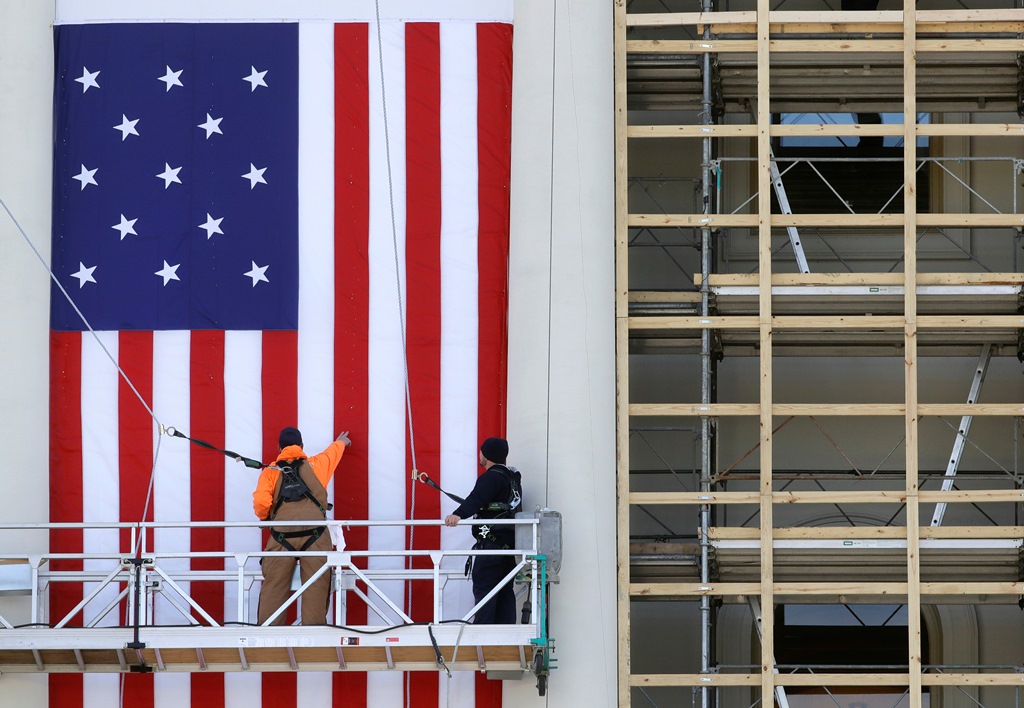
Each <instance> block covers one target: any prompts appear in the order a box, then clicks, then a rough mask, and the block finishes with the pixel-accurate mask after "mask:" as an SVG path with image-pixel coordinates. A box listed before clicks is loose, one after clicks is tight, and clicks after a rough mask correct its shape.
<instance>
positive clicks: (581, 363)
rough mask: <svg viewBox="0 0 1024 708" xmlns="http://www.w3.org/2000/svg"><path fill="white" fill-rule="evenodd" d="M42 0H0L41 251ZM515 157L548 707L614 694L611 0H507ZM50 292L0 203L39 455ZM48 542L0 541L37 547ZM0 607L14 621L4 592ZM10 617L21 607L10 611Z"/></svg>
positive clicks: (35, 506) (31, 696) (12, 173)
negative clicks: (547, 618)
mask: <svg viewBox="0 0 1024 708" xmlns="http://www.w3.org/2000/svg"><path fill="white" fill-rule="evenodd" d="M52 21H53V5H52V3H45V2H37V1H35V0H5V2H3V3H2V4H0V199H3V200H4V202H5V203H6V204H7V205H8V206H9V207H10V209H11V210H12V211H13V212H14V214H15V216H17V218H18V220H19V221H20V222H21V225H22V226H23V227H24V229H25V231H26V233H27V234H28V235H29V238H30V240H31V242H32V243H33V244H34V245H35V246H36V247H37V248H38V249H39V250H40V252H41V253H42V255H43V257H44V258H47V257H48V251H49V234H50V139H51V86H52V73H53V72H52V34H51V28H50V25H51V23H52ZM515 23H516V24H515V49H514V53H515V59H514V61H515V63H514V99H513V159H512V211H513V213H512V247H511V256H510V270H511V302H510V314H509V334H510V345H509V387H508V388H509V417H508V421H509V425H508V428H509V432H508V435H509V439H510V442H511V445H512V461H513V462H514V464H516V465H518V466H520V467H521V468H522V469H523V470H524V473H525V475H524V477H525V487H526V495H527V503H528V504H529V505H531V506H533V505H542V506H543V505H547V506H549V507H551V508H553V509H557V510H558V511H560V512H562V514H563V516H564V519H565V531H564V546H565V548H566V557H565V560H564V563H563V565H562V574H561V578H562V581H561V584H559V585H558V586H555V588H554V589H553V591H552V594H551V602H552V607H553V614H552V617H551V632H552V635H553V636H554V637H555V638H556V639H557V649H558V653H557V655H556V656H557V657H558V658H559V659H560V667H561V668H559V669H558V670H557V671H556V672H555V674H554V675H553V676H552V678H551V682H550V687H549V700H550V701H552V705H562V706H572V705H578V706H597V705H612V704H613V703H614V696H615V692H616V691H615V667H616V664H615V656H616V655H615V651H616V644H615V601H616V595H615V582H614V579H615V543H614V541H615V514H614V501H615V483H614V480H615V449H614V440H615V426H614V338H613V328H614V314H613V284H612V261H613V225H612V219H613V189H612V186H613V185H612V153H611V147H612V144H613V139H612V133H613V123H612V115H613V114H612V85H613V84H612V58H613V55H612V18H611V4H610V3H594V2H586V1H585V0H559V1H557V2H551V1H550V0H520V1H519V2H517V3H516V20H515ZM48 297H49V287H48V280H47V276H46V273H45V271H44V270H43V268H42V266H41V265H40V263H39V261H38V260H37V258H36V256H35V255H34V254H33V253H32V250H31V249H30V248H29V247H28V244H26V243H25V241H24V239H22V236H21V235H20V234H19V233H18V231H17V229H16V228H15V227H14V226H13V224H12V223H11V221H10V220H9V219H8V217H7V215H6V214H3V213H0V303H2V306H0V317H2V320H0V321H2V325H3V331H4V332H5V333H6V334H7V342H6V344H4V345H3V346H2V347H0V352H2V353H0V372H2V373H0V380H2V387H3V391H4V395H3V398H2V399H0V400H2V401H3V406H2V407H0V429H2V430H3V431H4V438H5V440H6V441H7V442H8V450H9V452H16V454H19V455H22V454H27V455H28V456H30V459H31V460H32V463H33V464H42V465H43V466H44V467H45V465H46V460H47V459H48V454H49V437H48V431H47V425H48V420H47V405H48V402H47V397H48V384H47V381H48V369H47V366H46V363H45V362H46V361H47V356H48V353H47V352H48V347H47V336H48V334H47V332H48V329H47V321H48V316H47V312H48ZM20 469H21V467H19V466H11V465H4V466H3V467H2V468H0V487H2V488H4V489H7V490H9V491H11V492H12V493H13V494H14V495H15V496H16V499H17V503H16V504H11V503H9V504H7V505H6V506H5V509H4V511H3V513H2V515H0V516H2V519H3V521H18V522H21V521H24V522H29V521H45V520H46V518H47V513H48V512H47V489H46V485H44V484H40V485H38V486H36V487H34V488H30V489H26V488H25V481H24V477H23V476H21V475H19V474H17V473H18V471H19V470H20ZM45 544H46V538H45V535H43V534H39V535H37V536H32V537H31V538H26V537H24V536H20V537H18V538H12V536H11V534H4V533H3V532H0V551H8V552H15V551H17V552H24V551H26V550H32V551H42V550H44V549H45V547H46V546H45ZM0 612H4V613H6V614H8V615H9V616H11V617H12V618H15V619H18V618H19V616H27V608H25V607H24V606H23V604H20V605H19V604H18V601H12V600H11V599H4V600H0ZM21 613H23V614H21ZM0 692H2V695H3V696H4V698H3V703H4V704H5V705H7V704H8V703H9V704H10V705H15V704H16V705H21V706H25V707H26V708H32V707H34V706H45V705H46V680H45V677H40V676H27V675H24V676H21V675H12V674H8V675H4V676H2V677H0ZM544 703H545V701H544V700H543V699H538V698H537V694H536V691H535V689H534V682H533V681H532V680H529V679H527V680H524V681H522V682H518V683H513V682H508V683H506V699H505V704H506V705H508V706H513V705H514V706H529V705H543V704H544Z"/></svg>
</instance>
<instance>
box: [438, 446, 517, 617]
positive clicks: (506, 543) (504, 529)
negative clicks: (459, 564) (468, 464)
mask: <svg viewBox="0 0 1024 708" xmlns="http://www.w3.org/2000/svg"><path fill="white" fill-rule="evenodd" d="M507 458H508V441H506V440H503V439H502V438H487V439H486V440H484V443H483V445H481V446H480V466H481V467H483V468H484V472H483V474H481V475H480V476H479V477H478V478H477V480H476V485H475V486H474V487H473V491H472V492H470V493H469V496H468V497H466V501H464V502H463V503H462V505H461V506H459V508H458V509H456V510H455V511H453V512H452V513H451V514H449V515H448V516H446V517H445V520H444V523H445V525H446V526H455V525H456V524H457V523H459V522H460V521H461V520H462V519H465V518H467V517H470V516H473V515H476V518H477V519H502V518H515V514H516V512H517V511H519V509H520V508H521V507H522V484H521V481H520V476H519V472H518V471H516V469H515V468H514V467H512V468H510V467H507V466H506V465H505V460H506V459H507ZM473 538H475V539H476V545H474V546H473V548H474V549H477V550H506V549H510V548H515V527H514V526H512V525H511V524H495V525H490V524H482V525H479V526H474V527H473ZM515 566H516V563H515V557H514V556H512V555H506V556H477V557H476V558H475V559H474V560H473V597H474V598H475V600H476V602H477V603H479V602H480V600H482V599H483V598H484V597H485V596H486V595H487V594H488V593H489V592H491V590H493V589H494V588H495V586H497V585H498V583H500V582H501V581H502V580H503V579H504V578H505V576H506V575H508V574H509V573H511V572H512V570H513V569H514V568H515ZM515 621H516V596H515V590H514V589H513V587H512V583H511V582H509V583H507V584H506V585H504V586H503V587H502V588H501V589H500V590H498V593H497V594H496V595H495V596H494V597H493V598H491V600H490V601H488V602H487V604H485V605H484V606H483V607H481V608H480V609H479V610H478V611H477V613H476V619H475V622H476V623H477V624H515Z"/></svg>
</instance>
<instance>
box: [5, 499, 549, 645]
mask: <svg viewBox="0 0 1024 708" xmlns="http://www.w3.org/2000/svg"><path fill="white" fill-rule="evenodd" d="M483 523H487V524H491V525H492V526H493V525H498V524H501V525H517V526H519V525H524V526H531V527H532V534H531V538H532V544H531V547H530V548H517V549H510V550H472V549H452V548H446V549H441V548H439V549H429V550H391V551H386V550H358V549H348V548H344V545H343V543H342V544H339V545H341V546H342V548H343V550H336V551H331V552H329V553H327V554H326V557H327V563H326V564H325V565H324V566H323V568H321V569H320V571H319V572H317V573H316V574H314V575H313V576H312V577H311V578H309V579H308V580H307V581H306V582H305V583H303V584H301V585H300V586H299V587H297V588H293V593H292V594H291V596H290V597H289V598H288V599H287V600H286V601H285V603H284V604H283V605H282V606H281V608H279V610H278V611H277V612H275V613H274V615H272V616H271V617H269V618H268V619H267V621H266V622H265V623H264V624H269V623H271V622H272V621H273V620H274V619H275V618H276V617H277V616H278V615H279V614H280V613H282V612H285V611H286V610H287V609H288V608H289V607H290V606H292V605H294V604H295V603H296V602H297V601H298V599H299V598H300V597H301V596H302V594H303V593H304V592H305V591H306V589H307V588H309V587H310V586H311V585H312V584H313V582H314V581H315V580H317V579H318V578H320V577H322V576H323V575H324V574H327V573H331V574H332V576H333V577H332V592H333V594H334V596H335V601H334V606H333V608H332V611H331V615H330V617H331V622H332V624H335V625H339V626H343V625H345V622H346V620H347V611H348V608H349V604H350V603H351V602H353V600H354V599H355V600H358V601H361V602H362V603H363V604H364V605H365V606H366V608H367V625H365V626H366V627H371V628H386V627H398V626H402V625H407V624H412V623H414V622H424V623H440V622H446V621H457V622H468V621H470V620H471V619H472V618H473V616H474V615H475V614H476V613H477V611H478V610H479V609H480V607H481V606H483V604H485V603H486V602H487V601H488V600H490V599H491V598H492V597H493V596H494V595H495V594H497V592H498V591H499V590H500V589H501V588H503V587H505V586H507V585H509V584H513V583H516V582H517V579H518V581H519V583H521V584H523V585H525V586H526V593H527V595H528V600H529V601H530V602H531V604H532V607H541V606H542V604H543V603H542V599H541V598H540V596H539V593H540V591H541V587H540V585H541V577H542V575H543V573H544V571H545V570H546V568H543V567H542V566H544V564H545V560H546V559H545V558H544V556H543V555H539V554H538V535H537V529H538V524H539V522H538V520H537V519H514V520H513V519H509V520H500V521H495V520H488V521H462V522H460V526H475V525H480V524H483ZM326 524H327V525H328V526H329V527H330V528H331V530H332V533H339V532H340V533H343V532H344V530H345V529H350V528H354V527H389V526H400V527H409V526H440V525H442V522H440V521H333V520H328V521H327V522H326ZM269 525H270V524H267V523H261V522H252V523H249V522H145V523H73V524H72V523H61V524H46V523H40V524H0V538H2V534H4V532H12V533H15V534H17V535H18V537H19V538H25V536H24V534H26V533H27V534H31V533H32V532H40V533H42V532H51V531H56V530H69V529H74V530H82V531H87V530H91V531H102V530H106V531H110V532H122V531H123V532H126V533H125V534H122V533H118V536H119V537H120V536H126V538H127V541H126V542H124V543H123V545H122V552H120V553H90V552H84V553H35V554H34V553H0V577H2V576H3V575H7V576H8V578H10V577H12V576H15V575H18V574H19V573H24V568H25V567H26V566H27V568H28V582H27V583H25V585H27V587H25V586H24V585H23V586H21V587H12V586H11V584H10V582H8V583H7V587H6V589H5V590H4V593H3V594H6V595H11V594H24V595H29V596H30V607H31V609H30V617H31V622H30V625H32V626H34V627H37V628H39V627H41V628H44V629H45V628H52V629H54V630H58V629H62V628H66V627H70V626H71V623H72V622H73V621H74V620H75V618H76V617H78V616H79V615H81V616H82V618H83V620H82V626H83V627H100V626H104V627H136V628H146V627H159V626H161V624H167V622H166V620H164V621H163V622H160V621H158V619H157V616H158V615H161V614H162V615H166V614H167V613H166V612H164V613H159V612H157V607H158V606H160V607H163V608H164V609H165V610H166V609H173V612H172V613H171V614H172V615H174V616H176V617H180V620H179V621H178V622H176V623H175V626H180V625H181V624H188V625H190V626H209V627H220V626H222V625H224V624H232V623H234V624H244V625H252V624H253V621H252V617H251V616H250V611H251V607H250V605H251V602H250V599H251V591H252V590H253V589H254V588H255V586H256V585H257V583H258V582H259V580H260V579H261V577H262V573H261V571H260V569H259V567H258V563H259V562H260V560H261V559H262V558H265V557H270V556H286V557H299V556H321V557H322V556H324V555H325V554H324V553H323V552H315V551H305V552H292V551H285V552H268V551H262V550H252V551H240V552H239V551H191V550H187V549H176V548H170V549H168V548H166V546H167V542H161V543H160V544H158V545H159V546H162V547H163V548H161V550H154V548H153V542H154V537H155V535H156V532H157V531H159V530H166V529H180V530H191V529H202V528H218V529H228V528H241V529H246V528H262V527H268V526H269ZM273 525H274V526H275V527H277V528H285V527H292V526H307V527H308V526H309V522H308V521H295V522H283V521H277V522H274V524H273ZM26 540H27V539H26ZM135 549H138V550H135ZM480 556H512V557H513V558H514V559H515V568H514V570H513V571H511V572H510V573H508V574H507V575H506V577H505V578H504V579H503V580H502V581H501V582H500V583H499V584H498V586H497V587H495V589H494V590H493V591H492V592H491V593H490V594H489V595H487V596H486V597H485V598H483V599H482V600H481V601H480V602H479V603H477V604H475V605H474V606H472V607H469V608H465V609H464V610H459V612H458V613H456V614H455V615H453V616H447V617H446V616H445V591H446V589H448V586H449V584H450V583H460V582H461V583H468V579H467V578H466V575H465V571H464V562H465V560H466V559H467V558H475V557H480ZM413 558H427V559H429V563H430V568H411V567H409V566H411V565H412V562H411V559H413ZM200 559H201V560H204V561H206V562H207V563H209V562H211V561H212V562H213V563H214V564H215V565H219V564H220V563H222V564H223V569H219V570H194V569H192V568H191V565H192V561H195V560H200ZM383 559H392V561H391V563H390V565H392V566H393V565H395V561H396V560H400V561H401V562H402V565H403V566H404V567H401V568H395V567H391V568H387V567H379V566H380V565H381V561H382V560H383ZM450 560H456V561H457V563H456V564H455V565H454V566H453V565H451V564H450V563H449V564H446V563H445V561H450ZM67 561H71V562H74V563H76V564H81V568H79V569H57V570H55V569H53V567H52V566H53V565H54V564H55V562H57V563H56V564H57V565H61V564H63V563H61V562H67ZM384 564H385V565H387V563H386V561H385V563H384ZM396 581H397V582H401V583H403V586H404V583H406V582H412V583H417V585H419V584H423V583H427V582H429V583H430V585H431V588H432V602H431V607H432V611H431V615H430V617H419V618H414V617H412V616H410V613H409V612H407V608H403V607H402V601H401V599H400V593H399V594H398V595H399V596H398V597H397V598H396V597H395V595H396V593H394V592H391V593H390V594H389V592H388V591H387V588H386V587H384V585H385V584H387V583H389V582H390V583H391V584H392V585H393V584H394V583H395V582H396ZM192 582H202V583H203V584H204V586H205V587H207V588H209V584H210V583H220V584H221V585H222V587H223V591H224V597H225V598H227V597H232V598H234V603H233V607H234V610H235V611H234V615H233V616H230V615H228V614H226V610H227V608H226V607H218V608H207V607H203V606H202V604H201V602H200V601H198V600H197V599H196V598H195V597H194V596H193V594H192V593H191V591H190V583H192ZM64 583H83V584H84V585H83V593H82V598H81V600H80V601H78V602H77V604H76V605H75V607H73V608H72V609H71V610H70V611H68V612H66V613H64V614H63V615H62V616H61V617H52V616H50V615H49V608H50V607H51V603H50V602H49V595H50V593H51V591H52V590H54V589H55V588H57V587H58V586H60V585H61V584H64ZM357 583H359V584H361V585H362V586H363V587H360V586H359V585H358V584H357ZM463 587H465V585H463ZM125 601H127V603H126V604H127V612H126V613H120V612H116V611H115V610H116V609H117V608H118V607H119V606H120V605H121V603H122V602H125ZM225 604H227V603H225ZM222 610H224V611H225V617H224V620H223V621H222V622H218V621H217V620H216V619H214V616H215V615H220V614H221V613H222ZM86 617H88V619H85V618H86ZM122 619H123V621H122ZM111 620H113V623H111ZM532 626H533V627H538V626H539V622H535V623H533V625H532ZM0 627H2V628H4V629H9V630H10V629H15V628H16V627H15V624H14V622H12V621H11V620H10V619H8V618H7V617H5V616H4V615H3V614H0ZM535 636H538V637H539V636H540V632H539V631H538V632H536V633H535ZM3 641H4V640H3V631H2V630H0V647H2V645H3Z"/></svg>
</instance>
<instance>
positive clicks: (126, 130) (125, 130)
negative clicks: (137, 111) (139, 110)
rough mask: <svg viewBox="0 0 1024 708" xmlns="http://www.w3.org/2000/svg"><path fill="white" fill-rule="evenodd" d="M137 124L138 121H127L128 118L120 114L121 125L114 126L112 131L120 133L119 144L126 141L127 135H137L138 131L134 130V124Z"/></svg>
mask: <svg viewBox="0 0 1024 708" xmlns="http://www.w3.org/2000/svg"><path fill="white" fill-rule="evenodd" d="M138 122H139V119H138V118H136V119H135V120H128V116H126V115H125V114H124V113H122V114H121V125H115V126H114V130H120V131H121V142H124V141H125V140H127V138H128V136H129V135H138V134H139V131H137V130H136V129H135V124H136V123H138Z"/></svg>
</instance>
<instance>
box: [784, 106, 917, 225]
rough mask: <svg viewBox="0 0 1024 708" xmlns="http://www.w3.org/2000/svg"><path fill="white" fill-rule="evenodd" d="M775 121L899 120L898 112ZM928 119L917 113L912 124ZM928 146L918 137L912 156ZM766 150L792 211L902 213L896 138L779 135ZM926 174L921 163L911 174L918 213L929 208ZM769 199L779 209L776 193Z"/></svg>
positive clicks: (801, 115) (791, 115) (790, 116)
mask: <svg viewBox="0 0 1024 708" xmlns="http://www.w3.org/2000/svg"><path fill="white" fill-rule="evenodd" d="M775 120H776V122H778V123H780V124H782V125H799V124H826V125H852V124H854V123H862V124H901V123H902V122H903V114H902V113H782V114H777V115H776V116H775ZM929 120H930V114H928V113H921V114H918V117H917V122H918V123H928V122H929ZM929 148H930V145H929V139H928V137H927V136H920V137H918V142H917V154H918V157H919V158H921V157H928V156H929ZM772 150H773V153H774V155H775V158H776V162H777V164H778V167H779V171H780V172H781V173H782V184H783V188H784V189H785V193H786V198H787V199H788V201H789V204H790V207H791V209H792V211H793V213H795V214H829V213H849V210H850V209H852V210H853V211H854V212H856V213H868V214H870V213H878V212H896V213H898V212H901V211H903V137H902V136H899V135H887V136H864V137H861V136H847V135H842V136H811V137H806V136H784V137H779V138H775V139H774V140H773V144H772ZM930 173H931V170H930V169H928V168H927V167H924V168H921V169H919V170H918V172H917V211H918V212H921V213H927V212H929V211H930V196H929V195H930V189H929V187H930V179H929V175H930ZM772 200H773V210H774V211H775V212H776V213H779V212H780V211H781V209H780V208H779V204H778V195H777V194H774V193H773V194H772ZM844 202H845V203H844ZM847 204H848V205H849V208H847Z"/></svg>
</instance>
